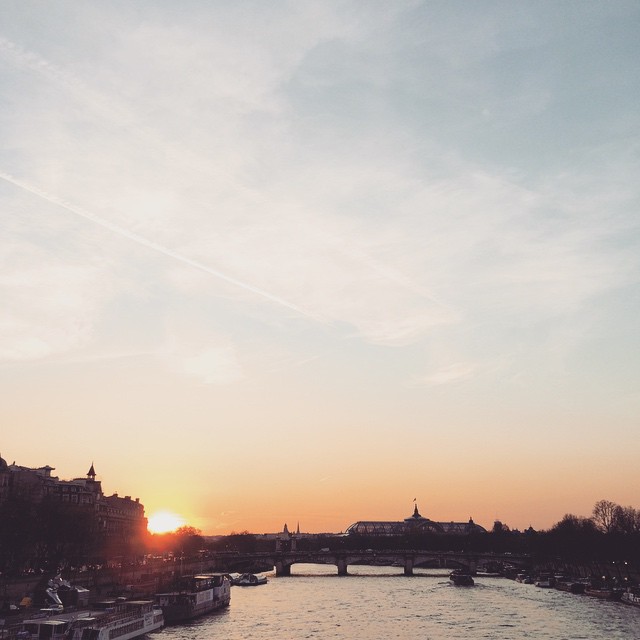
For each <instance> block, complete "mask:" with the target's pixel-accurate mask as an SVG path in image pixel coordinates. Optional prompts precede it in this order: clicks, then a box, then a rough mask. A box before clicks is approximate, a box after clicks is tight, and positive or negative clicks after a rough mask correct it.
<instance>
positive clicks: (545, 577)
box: [533, 573, 553, 589]
mask: <svg viewBox="0 0 640 640" xmlns="http://www.w3.org/2000/svg"><path fill="white" fill-rule="evenodd" d="M533 584H535V585H536V587H540V588H541V589H550V588H551V587H553V577H552V576H551V575H549V574H548V573H541V574H540V575H539V576H538V577H537V578H536V581H535V582H534V583H533Z"/></svg>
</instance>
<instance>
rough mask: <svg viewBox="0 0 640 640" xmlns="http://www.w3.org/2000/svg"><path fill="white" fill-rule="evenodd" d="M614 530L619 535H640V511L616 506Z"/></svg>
mask: <svg viewBox="0 0 640 640" xmlns="http://www.w3.org/2000/svg"><path fill="white" fill-rule="evenodd" d="M612 529H613V530H614V531H617V532H619V533H627V534H631V533H640V511H638V510H636V509H634V508H633V507H621V506H616V508H615V509H614V512H613V525H612Z"/></svg>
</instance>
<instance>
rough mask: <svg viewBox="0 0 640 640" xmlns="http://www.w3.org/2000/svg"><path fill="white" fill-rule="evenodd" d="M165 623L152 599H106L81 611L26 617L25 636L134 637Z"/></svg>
mask: <svg viewBox="0 0 640 640" xmlns="http://www.w3.org/2000/svg"><path fill="white" fill-rule="evenodd" d="M163 626H164V617H163V615H162V609H160V607H158V606H157V605H155V604H154V603H153V601H151V600H125V601H120V600H106V601H103V602H97V603H95V604H94V605H92V607H91V608H90V609H86V610H81V611H70V612H64V611H55V610H51V609H49V610H44V611H42V612H41V613H40V614H36V615H34V616H33V617H31V618H28V619H26V620H24V622H23V624H22V630H21V632H20V634H19V635H20V638H22V639H23V640H131V639H132V638H137V637H138V636H142V635H144V634H145V633H150V632H152V631H158V630H159V629H161V628H162V627H163Z"/></svg>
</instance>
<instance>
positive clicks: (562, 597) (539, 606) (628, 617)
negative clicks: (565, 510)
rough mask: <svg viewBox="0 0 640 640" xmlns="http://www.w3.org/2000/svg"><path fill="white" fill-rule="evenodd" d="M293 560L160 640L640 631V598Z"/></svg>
mask: <svg viewBox="0 0 640 640" xmlns="http://www.w3.org/2000/svg"><path fill="white" fill-rule="evenodd" d="M335 573H336V568H335V567H323V566H318V565H294V566H293V568H292V576H291V577H286V578H275V577H274V576H272V575H270V574H268V575H269V581H268V583H267V584H266V585H262V586H258V587H232V589H231V604H230V606H229V608H228V609H225V610H224V611H221V612H216V613H214V614H211V615H208V616H204V617H202V618H200V619H198V620H195V621H194V622H192V623H190V624H187V625H180V626H175V627H167V628H165V629H163V630H162V631H161V632H160V634H159V635H155V636H153V637H154V638H157V640H207V639H209V638H211V639H212V640H213V639H214V638H223V639H224V640H250V639H251V640H267V639H269V640H273V638H279V639H281V640H301V639H303V638H318V639H321V640H330V639H340V640H347V639H348V640H352V639H355V638H361V639H366V640H378V639H380V640H382V639H385V640H386V639H388V638H403V639H411V640H414V639H415V640H417V639H420V640H448V639H454V638H455V639H456V640H459V639H460V638H463V639H465V640H476V639H478V640H479V639H483V640H486V639H496V640H510V639H514V640H516V639H517V640H521V639H523V638H536V639H537V640H552V639H553V640H563V639H566V640H605V639H606V640H614V639H617V638H620V639H622V638H624V639H625V640H638V639H640V608H636V607H631V606H629V605H625V604H623V603H620V602H607V601H601V600H597V599H595V598H591V597H589V596H585V595H573V594H570V593H566V592H561V591H556V590H555V589H540V588H537V587H535V586H533V585H526V584H520V583H518V582H514V581H511V580H507V579H504V578H484V577H478V578H476V579H475V582H476V584H475V586H473V587H454V586H452V585H450V584H449V583H448V580H447V574H446V573H442V575H436V572H435V571H434V570H431V571H430V572H428V573H427V572H425V573H419V572H416V575H414V576H412V577H406V576H404V575H402V569H401V568H393V567H364V566H350V567H349V575H348V576H343V577H339V576H337V575H335Z"/></svg>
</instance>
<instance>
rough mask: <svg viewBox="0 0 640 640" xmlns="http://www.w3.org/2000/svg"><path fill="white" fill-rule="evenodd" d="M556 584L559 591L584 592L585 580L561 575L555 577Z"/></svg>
mask: <svg viewBox="0 0 640 640" xmlns="http://www.w3.org/2000/svg"><path fill="white" fill-rule="evenodd" d="M554 586H555V588H556V589H558V591H568V592H569V593H576V594H578V593H584V587H585V584H584V582H580V581H579V580H573V579H572V578H570V577H569V576H565V575H559V576H555V578H554Z"/></svg>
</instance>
